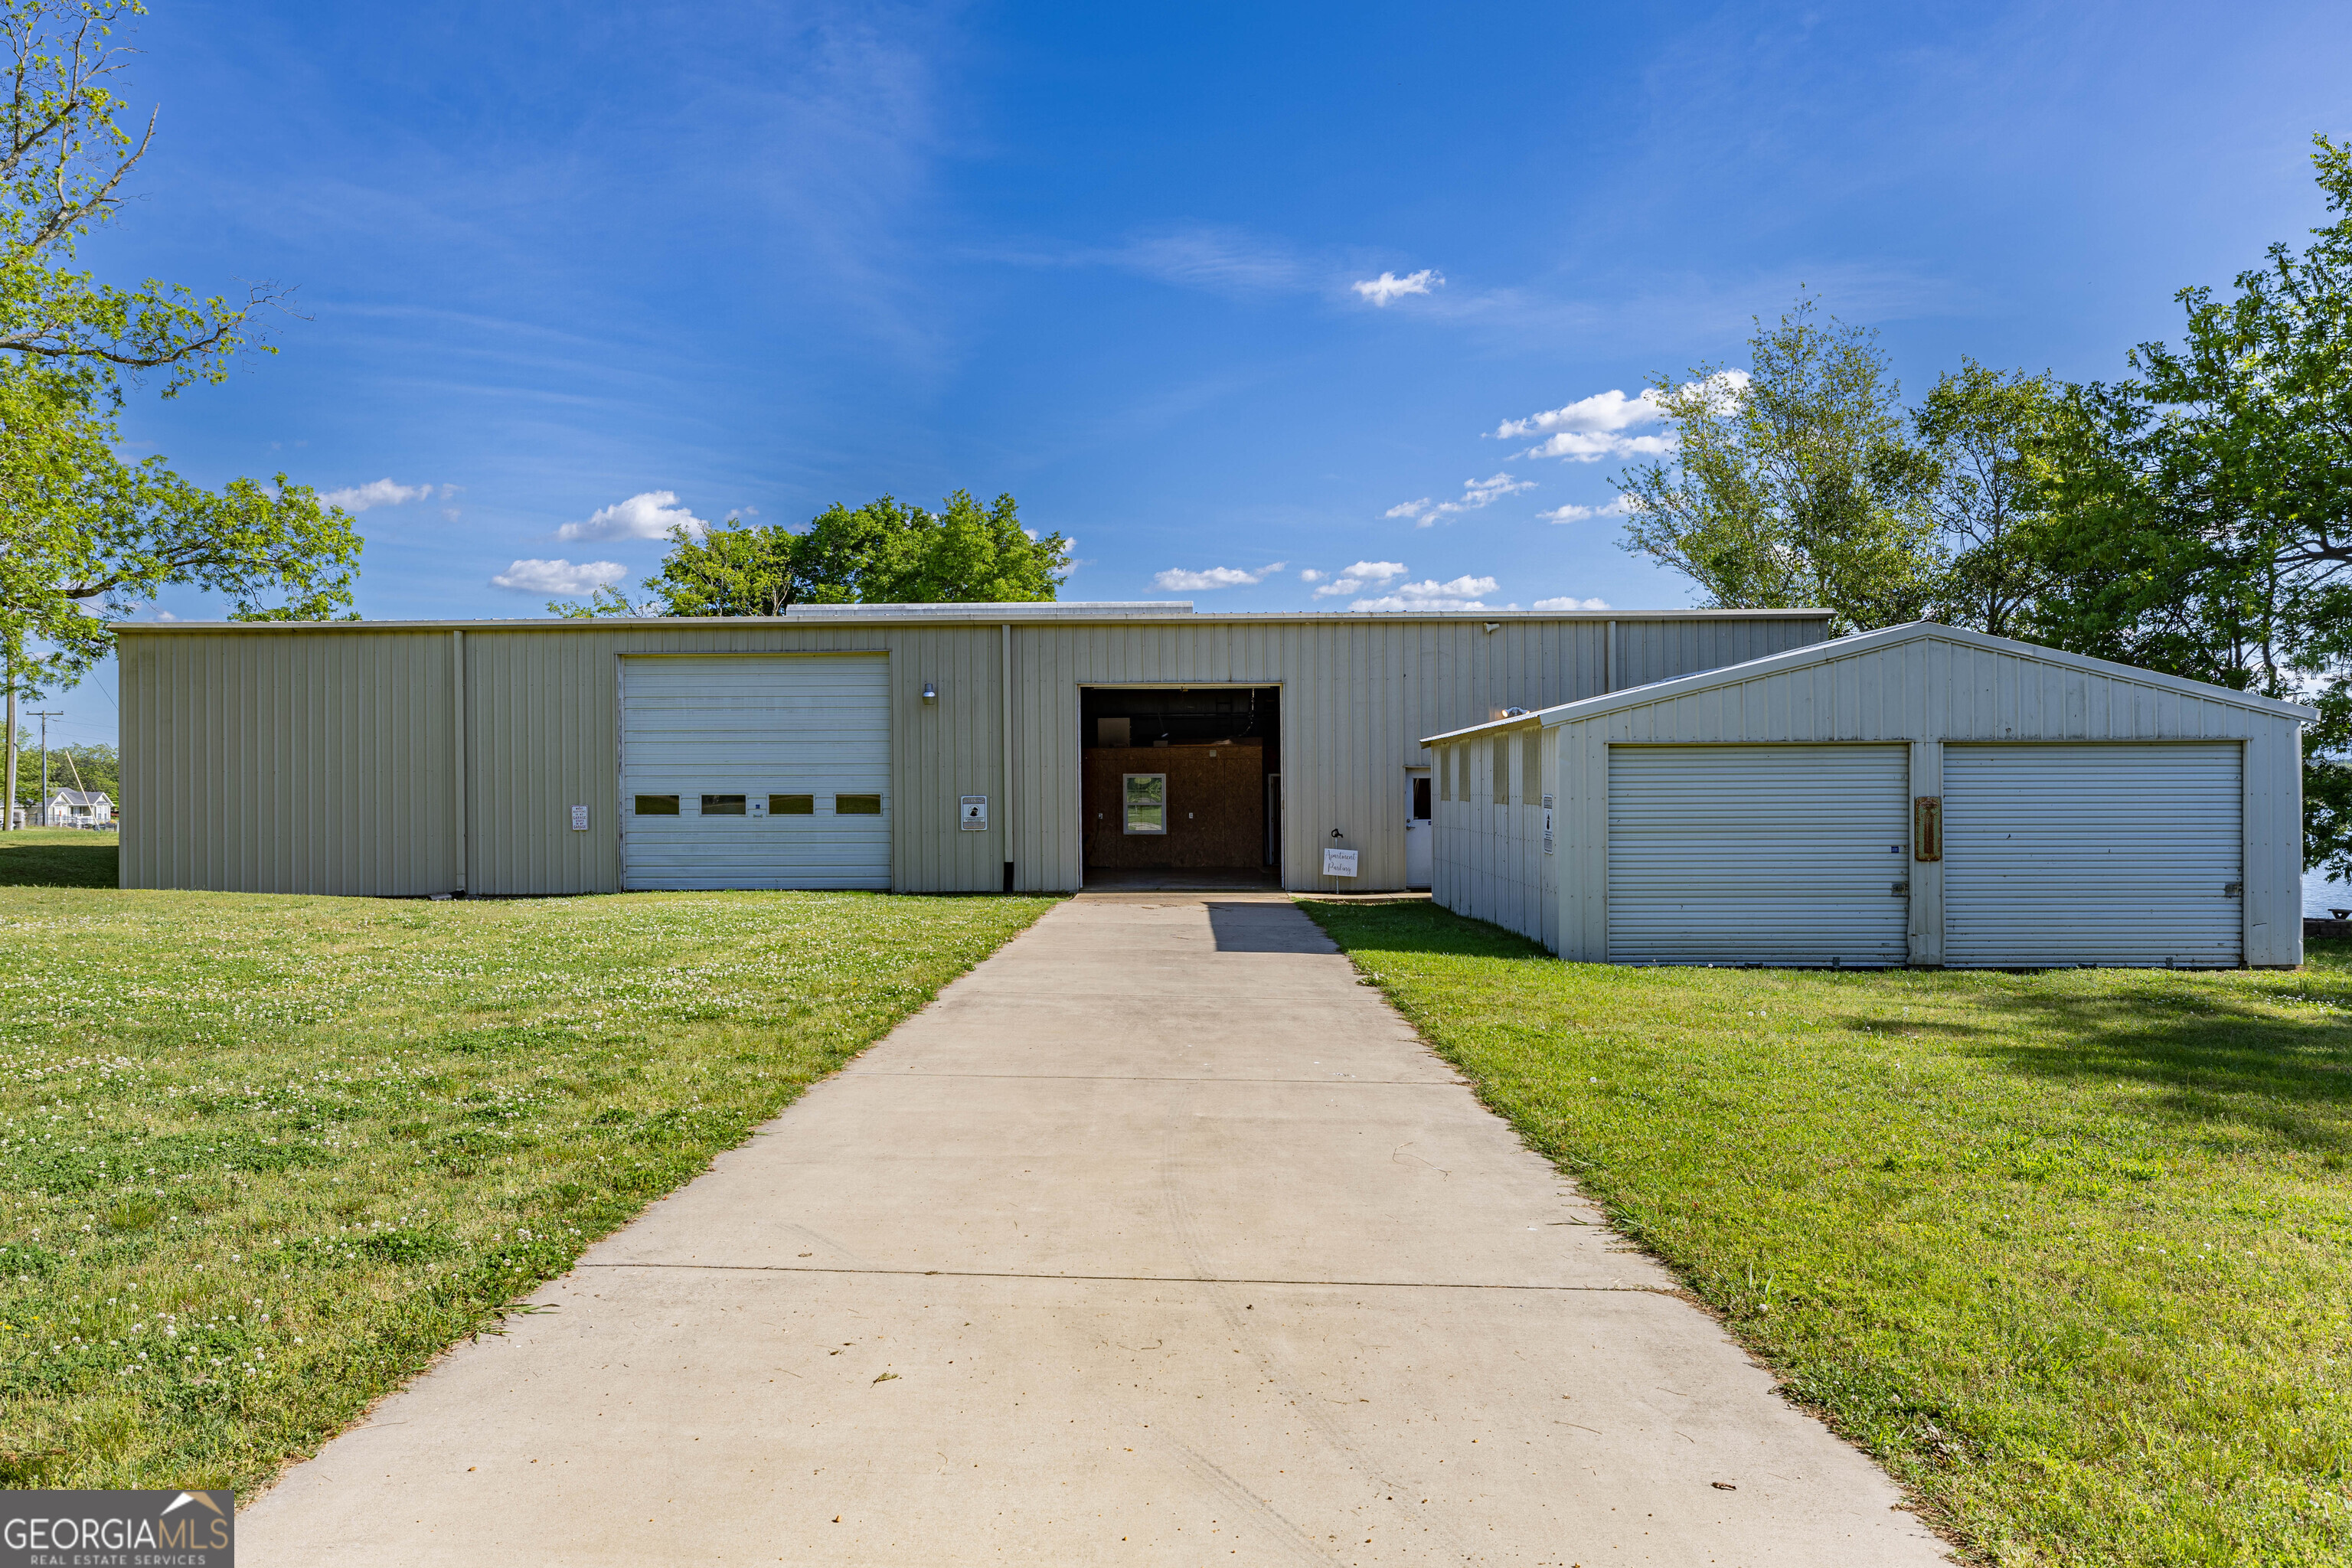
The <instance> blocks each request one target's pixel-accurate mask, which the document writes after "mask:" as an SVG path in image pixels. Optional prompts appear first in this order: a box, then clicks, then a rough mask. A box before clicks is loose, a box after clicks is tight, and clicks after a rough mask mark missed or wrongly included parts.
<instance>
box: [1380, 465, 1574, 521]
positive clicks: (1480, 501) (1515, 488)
mask: <svg viewBox="0 0 2352 1568" xmlns="http://www.w3.org/2000/svg"><path fill="white" fill-rule="evenodd" d="M1535 488H1536V482H1535V480H1533V479H1513V478H1512V477H1511V476H1510V475H1508V474H1495V475H1492V476H1490V477H1489V478H1486V479H1465V480H1463V481H1462V493H1461V494H1460V495H1459V496H1457V497H1455V498H1454V500H1442V501H1437V502H1435V503H1432V502H1431V500H1430V499H1429V497H1427V496H1423V497H1422V498H1421V499H1420V500H1409V501H1405V502H1402V504H1400V505H1397V506H1392V507H1391V508H1389V510H1387V511H1385V512H1382V513H1381V516H1383V517H1409V518H1411V519H1412V525H1413V526H1414V527H1415V528H1427V527H1428V526H1429V525H1430V524H1431V523H1433V522H1435V521H1437V520H1438V519H1439V518H1441V517H1452V516H1454V514H1455V513H1457V512H1465V511H1476V510H1479V509H1480V508H1481V507H1489V506H1492V505H1494V504H1495V503H1496V501H1498V500H1502V499H1503V498H1504V497H1506V496H1515V495H1517V494H1518V493H1519V492H1520V491H1521V490H1531V489H1535Z"/></svg>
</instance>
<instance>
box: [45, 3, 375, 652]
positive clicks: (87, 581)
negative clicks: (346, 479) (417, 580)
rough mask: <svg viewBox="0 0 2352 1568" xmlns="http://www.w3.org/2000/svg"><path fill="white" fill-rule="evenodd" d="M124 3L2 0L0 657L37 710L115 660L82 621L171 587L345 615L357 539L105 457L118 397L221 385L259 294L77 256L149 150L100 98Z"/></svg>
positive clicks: (245, 610)
mask: <svg viewBox="0 0 2352 1568" xmlns="http://www.w3.org/2000/svg"><path fill="white" fill-rule="evenodd" d="M141 10H142V7H141V6H140V5H137V4H136V0H0V51H5V59H0V70H5V73H6V78H5V99H0V658H5V661H6V664H7V666H8V668H10V670H11V671H12V672H13V674H14V679H15V680H16V689H17V690H18V691H19V692H20V693H22V694H25V695H32V696H37V695H39V693H40V691H41V690H42V689H43V688H44V687H45V686H47V685H49V684H53V683H56V682H59V681H68V682H69V681H71V680H72V679H75V678H76V677H77V676H78V675H79V673H80V671H81V670H82V669H84V668H87V667H88V666H89V663H90V662H91V661H92V660H93V659H95V658H99V657H101V656H102V655H103V654H104V653H105V652H106V651H108V649H109V647H110V639H109V638H108V637H107V636H106V634H105V630H104V628H103V626H102V625H101V624H100V621H99V620H98V618H97V616H95V615H94V614H93V613H92V612H93V611H101V612H109V613H114V614H122V613H127V612H128V611H129V610H130V609H131V607H132V606H133V605H136V604H137V603H138V602H140V601H142V600H143V599H146V598H150V597H152V595H154V594H155V593H157V592H158V591H160V590H161V589H163V588H164V587H166V586H172V585H184V586H195V587H200V588H205V589H208V590H211V591H214V592H218V593H221V594H224V595H226V596H227V597H228V598H229V599H230V601H231V603H232V605H233V612H232V613H233V614H235V615H236V616H240V617H243V618H256V617H263V616H268V617H299V618H316V617H321V616H327V615H331V614H333V613H336V612H337V611H338V610H340V609H341V607H343V606H345V605H349V603H350V601H351V576H352V566H353V563H354V562H355V561H356V560H357V558H358V555H359V551H360V541H359V538H358V536H357V535H356V534H355V533H354V532H353V531H352V527H351V519H350V518H349V517H348V516H346V515H345V514H344V513H342V512H341V511H339V510H335V509H333V508H331V507H325V506H322V505H321V504H320V502H319V500H318V498H317V497H316V495H315V494H313V493H312V492H311V491H310V489H306V488H305V487H302V486H299V485H295V484H293V483H291V482H289V480H288V479H287V478H286V476H284V475H283V474H280V475H278V477H277V479H276V481H275V483H274V484H273V485H269V486H264V485H261V484H257V483H256V482H254V481H252V480H249V479H238V480H236V481H233V482H232V483H230V484H229V485H228V486H226V487H225V488H224V489H220V490H217V491H213V490H207V489H203V488H201V487H199V486H196V485H194V484H191V483H189V482H188V481H187V480H185V479H182V478H180V477H179V476H178V475H177V474H175V473H173V471H172V470H171V468H170V467H169V466H168V465H167V464H166V463H165V462H164V460H163V458H160V457H158V458H148V459H146V460H145V461H143V462H141V463H137V464H128V463H125V462H123V461H122V460H121V458H119V457H117V456H116V447H117V445H118V431H117V427H116V424H115V416H116V413H117V411H118V410H119V409H120V407H121V403H122V399H123V396H124V394H125V391H126V388H127V386H128V385H129V384H130V379H129V378H132V377H136V376H139V375H142V374H161V376H162V377H163V386H162V389H161V390H162V392H163V395H164V396H166V397H169V396H172V395H175V394H177V393H178V392H179V391H180V390H181V389H182V388H183V387H184V386H187V385H189V384H194V383H198V382H217V381H219V380H220V379H221V378H222V377H223V376H225V375H226V374H227V369H228V365H229V363H230V361H231V360H232V359H233V358H234V356H235V355H236V354H237V353H239V352H241V351H243V350H245V349H247V348H249V347H260V348H262V349H263V352H268V349H267V345H260V344H257V343H256V342H255V341H254V340H255V333H254V331H253V319H252V318H253V315H254V312H255V311H256V310H258V309H260V308H261V307H264V306H268V305H273V304H277V303H279V302H280V301H281V299H282V296H281V295H279V294H278V291H276V290H274V289H270V288H268V286H263V287H260V288H257V289H252V290H250V291H249V292H248V293H247V297H246V298H245V299H244V300H239V301H236V302H231V301H229V300H226V299H223V298H220V297H217V296H215V297H212V298H205V299H199V298H197V297H196V296H194V294H192V293H190V292H189V291H188V290H187V289H181V288H176V287H173V286H169V285H166V284H163V283H160V282H155V281H153V280H150V281H148V282H146V283H144V284H142V285H141V286H140V287H138V288H135V289H131V288H121V287H118V286H115V285H111V284H107V283H102V282H100V281H98V280H97V279H95V278H94V277H93V276H92V275H91V274H90V273H89V272H88V271H83V270H78V269H77V268H75V266H74V265H73V263H74V257H75V250H76V247H77V246H78V244H79V242H80V241H81V240H82V239H83V238H85V237H88V236H89V233H90V232H91V231H92V230H93V229H95V228H97V227H98V226H100V225H102V224H105V223H107V222H109V221H110V220H111V219H112V217H113V216H115V214H116V212H117V210H118V209H119V207H120V205H121V201H122V187H123V183H124V181H125V179H126V178H127V177H128V176H129V175H130V174H131V171H132V170H133V169H134V168H135V167H136V166H137V165H138V163H139V161H140V159H141V158H142V156H143V155H144V154H145V153H146V151H147V149H148V147H149V146H150V145H151V144H152V141H153V138H154V131H155V122H154V120H153V118H152V116H151V117H150V119H149V120H148V121H147V122H146V124H145V125H144V126H143V127H142V129H141V130H140V131H139V132H137V133H136V134H134V133H133V132H131V131H130V130H129V129H126V128H125V126H124V125H123V124H122V123H121V111H122V109H123V103H122V100H121V99H120V98H119V97H117V96H116V94H115V93H114V91H113V89H112V87H111V85H110V83H111V81H112V80H113V79H114V78H116V77H117V76H118V75H119V74H120V72H121V70H122V68H123V67H124V65H125V64H126V62H127V58H128V54H129V51H128V50H126V49H124V48H123V47H121V46H120V45H118V44H116V43H115V42H114V41H113V34H114V31H115V29H116V28H117V27H118V26H120V25H121V23H122V22H124V21H125V20H127V19H128V18H130V17H132V16H137V15H139V14H140V13H141Z"/></svg>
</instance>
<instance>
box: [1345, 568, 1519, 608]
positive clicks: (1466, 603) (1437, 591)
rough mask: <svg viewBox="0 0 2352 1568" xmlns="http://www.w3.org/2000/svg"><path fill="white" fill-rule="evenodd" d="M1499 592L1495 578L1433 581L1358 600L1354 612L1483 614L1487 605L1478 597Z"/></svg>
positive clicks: (1460, 578) (1400, 585) (1403, 586)
mask: <svg viewBox="0 0 2352 1568" xmlns="http://www.w3.org/2000/svg"><path fill="white" fill-rule="evenodd" d="M1494 591H1495V579H1494V578H1492V577H1470V576H1462V577H1456V578H1454V580H1453V581H1452V582H1450V583H1440V582H1438V581H1437V580H1436V579H1435V578H1431V579H1430V580H1429V581H1427V582H1423V583H1401V584H1398V585H1397V587H1396V590H1395V592H1393V593H1391V594H1386V595H1381V597H1380V598H1377V599H1358V600H1357V601H1356V602H1355V603H1354V604H1352V605H1349V606H1348V608H1349V609H1351V610H1373V611H1388V612H1391V613H1395V612H1399V611H1411V610H1483V609H1486V608H1487V607H1488V606H1487V605H1486V603H1485V601H1484V600H1482V599H1480V598H1479V596H1478V595H1482V594H1491V593H1493V592H1494Z"/></svg>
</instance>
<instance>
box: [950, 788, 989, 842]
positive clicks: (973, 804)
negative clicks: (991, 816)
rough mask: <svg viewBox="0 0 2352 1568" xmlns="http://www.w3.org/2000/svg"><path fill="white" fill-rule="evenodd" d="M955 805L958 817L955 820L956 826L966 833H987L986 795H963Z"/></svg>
mask: <svg viewBox="0 0 2352 1568" xmlns="http://www.w3.org/2000/svg"><path fill="white" fill-rule="evenodd" d="M957 805H958V808H959V811H960V816H958V818H957V821H956V826H958V827H959V828H961V829H962V830H963V831H964V832H966V833H985V832H987V831H988V797H987V796H986V795H964V796H962V797H961V798H960V799H959V801H958V802H957Z"/></svg>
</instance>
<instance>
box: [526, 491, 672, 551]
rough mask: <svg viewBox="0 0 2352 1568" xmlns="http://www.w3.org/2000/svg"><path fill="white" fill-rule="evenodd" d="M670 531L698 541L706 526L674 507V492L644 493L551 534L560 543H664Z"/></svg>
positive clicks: (569, 523) (591, 514) (595, 512)
mask: <svg viewBox="0 0 2352 1568" xmlns="http://www.w3.org/2000/svg"><path fill="white" fill-rule="evenodd" d="M673 528H683V529H685V530H686V531H687V532H688V533H689V534H691V535H693V536H694V537H695V538H698V539H699V538H700V537H702V535H703V533H704V532H705V531H708V530H709V524H708V523H706V522H704V521H702V520H701V519H700V518H698V517H697V516H695V515H694V514H693V513H692V512H690V511H688V510H686V508H684V507H682V506H680V505H678V504H677V491H676V490H645V491H642V492H640V493H639V494H636V495H633V496H631V497H630V498H629V499H628V500H622V501H614V503H613V504H612V505H611V506H608V507H604V508H603V509H602V510H597V511H594V512H592V513H590V514H589V517H588V521H585V522H567V523H565V524H564V525H563V526H562V528H559V529H557V530H556V531H555V537H556V538H558V539H561V540H564V541H567V542H569V541H572V540H581V539H667V538H668V537H669V531H670V530H671V529H673Z"/></svg>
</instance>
